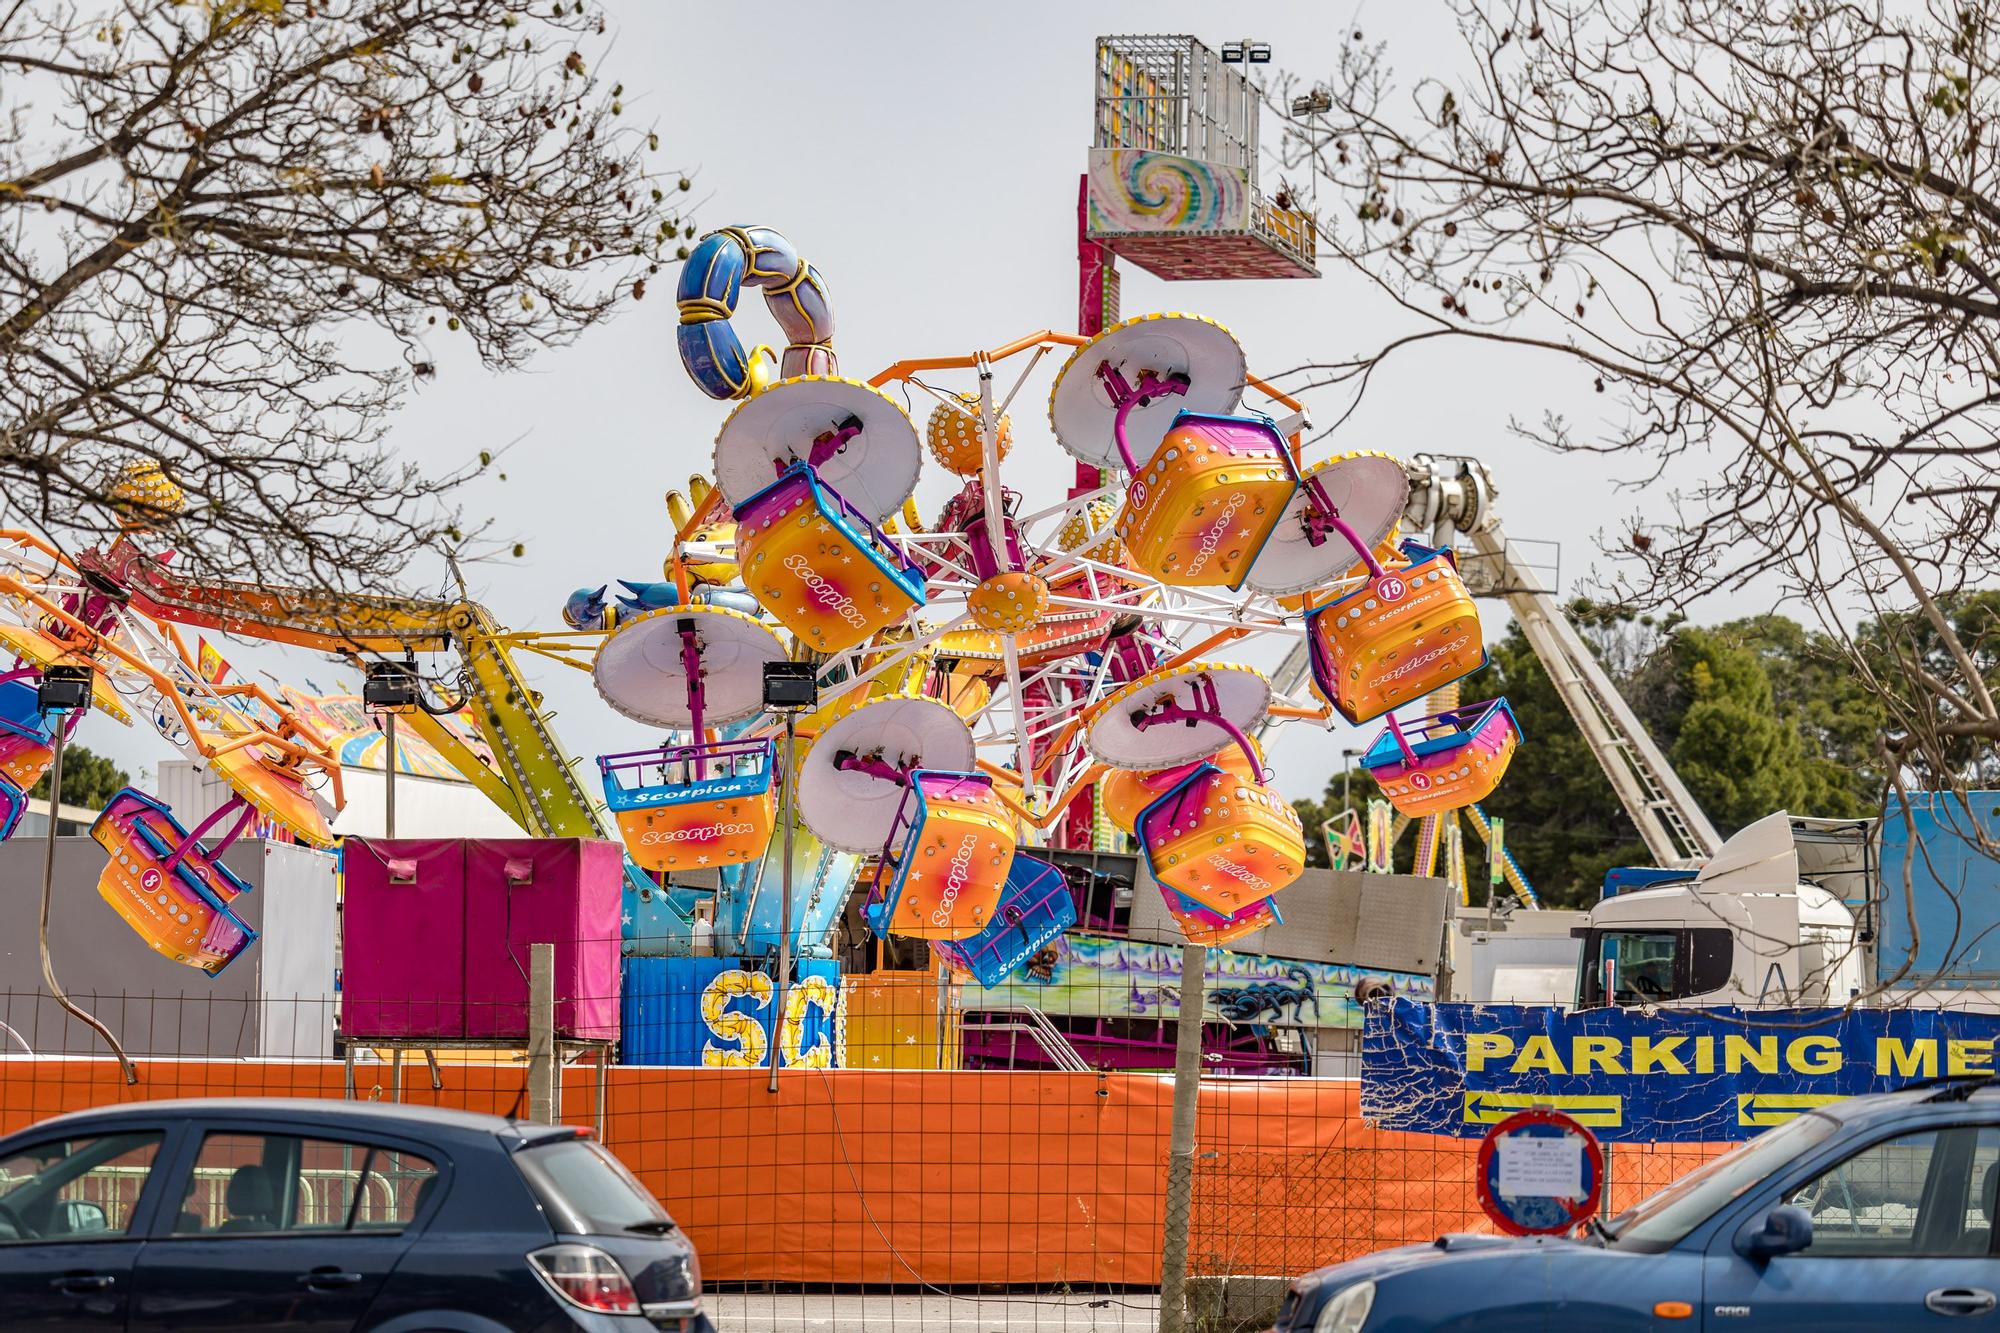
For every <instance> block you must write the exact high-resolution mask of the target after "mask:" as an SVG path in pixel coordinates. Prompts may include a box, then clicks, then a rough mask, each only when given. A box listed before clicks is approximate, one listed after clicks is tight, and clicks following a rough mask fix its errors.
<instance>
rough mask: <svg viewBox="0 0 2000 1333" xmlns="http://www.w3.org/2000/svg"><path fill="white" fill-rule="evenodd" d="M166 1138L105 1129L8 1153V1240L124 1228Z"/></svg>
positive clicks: (3, 1233)
mask: <svg viewBox="0 0 2000 1333" xmlns="http://www.w3.org/2000/svg"><path fill="white" fill-rule="evenodd" d="M160 1140H161V1135H160V1133H159V1131H157V1130H137V1131H133V1132H130V1133H125V1134H101V1135H95V1136H92V1137H88V1138H74V1139H57V1140H52V1141H50V1142H47V1143H38V1144H36V1145H35V1146H34V1147H32V1148H28V1149H25V1150H23V1151H21V1152H17V1153H15V1154H13V1155H12V1156H10V1157H6V1158H0V1243H4V1242H9V1241H35V1240H55V1239H62V1240H74V1239H78V1238H91V1237H110V1236H122V1235H124V1234H125V1231H126V1229H127V1228H128V1227H130V1226H131V1225H132V1210H133V1208H134V1207H135V1206H136V1205H137V1204H138V1202H139V1193H140V1191H141V1190H143V1189H144V1188H145V1187H146V1179H147V1177H148V1176H150V1175H151V1174H152V1170H153V1163H154V1160H155V1159H156V1158H157V1157H158V1156H159V1152H160Z"/></svg>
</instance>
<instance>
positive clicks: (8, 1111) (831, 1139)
mask: <svg viewBox="0 0 2000 1333" xmlns="http://www.w3.org/2000/svg"><path fill="white" fill-rule="evenodd" d="M355 1073H356V1084H357V1092H358V1095H360V1096H362V1097H370V1096H375V1097H378V1098H380V1099H383V1100H386V1099H388V1097H389V1095H390V1089H389V1082H390V1076H389V1071H388V1069H386V1068H385V1067H382V1066H379V1065H362V1066H359V1067H357V1069H356V1071H355ZM442 1076H443V1080H444V1084H445V1086H444V1088H443V1089H442V1090H441V1091H437V1092H434V1091H433V1090H432V1089H431V1087H430V1078H429V1073H428V1071H427V1070H426V1069H425V1067H424V1065H423V1062H422V1059H421V1057H417V1058H416V1059H415V1060H414V1062H411V1061H407V1060H406V1062H405V1066H404V1074H403V1078H404V1098H405V1100H407V1101H409V1102H412V1103H420V1104H430V1103H437V1104H442V1105H449V1106H457V1107H465V1108H469V1109H473V1110H484V1111H495V1112H500V1113H506V1112H508V1111H510V1110H512V1111H514V1112H515V1113H516V1114H519V1113H520V1111H521V1110H522V1109H523V1108H524V1107H525V1099H524V1098H523V1095H522V1091H523V1086H524V1082H525V1072H524V1071H523V1069H522V1068H521V1066H519V1065H518V1064H513V1065H508V1064H501V1065H492V1066H470V1065H447V1066H445V1067H444V1068H443V1071H442ZM141 1078H142V1080H143V1081H142V1082H141V1083H139V1084H138V1085H137V1086H136V1087H132V1088H127V1087H125V1086H124V1085H123V1084H122V1083H121V1082H120V1081H119V1078H118V1070H117V1066H116V1065H115V1064H113V1063H111V1062H109V1061H98V1060H49V1059H39V1060H37V1059H6V1060H0V1130H4V1131H7V1132H12V1131H13V1130H16V1129H19V1128H22V1127H23V1126H25V1125H27V1124H29V1123H32V1122H33V1121H35V1120H39V1119H41V1118H43V1117H44V1116H48V1115H53V1114H56V1113H57V1112H59V1111H65V1110H75V1109H80V1108H83V1107H86V1106H90V1105H95V1104H99V1103H104V1102H116V1101H127V1100H136V1099H142V1098H151V1097H180V1096H232V1095H234V1096H306V1097H339V1096H340V1095H341V1090H342V1071H341V1067H340V1066H339V1065H338V1064H332V1063H324V1064H322V1063H283V1062H276V1061H273V1062H261V1063H260V1062H213V1063H205V1062H196V1061H157V1060H146V1061H142V1062H141ZM593 1079H594V1072H593V1071H592V1070H591V1069H589V1068H588V1067H587V1066H586V1067H583V1068H572V1069H570V1070H568V1071H566V1075H565V1091H564V1109H565V1112H566V1117H565V1118H567V1119H569V1120H571V1121H573V1122H576V1123H587V1122H588V1121H589V1120H590V1117H591V1111H592V1100H591V1099H592V1081H593ZM768 1081H769V1073H768V1071H765V1070H757V1069H656V1068H624V1067H621V1068H614V1069H613V1070H611V1071H610V1082H609V1091H608V1105H607V1107H606V1120H605V1139H606V1141H607V1142H608V1143H609V1145H610V1146H611V1148H612V1149H613V1150H614V1151H615V1152H617V1153H618V1155H619V1156H620V1157H621V1158H623V1159H624V1161H625V1162H626V1163H627V1164H629V1165H630V1166H631V1167H632V1169H633V1170H634V1171H636V1172H637V1173H638V1174H639V1177H640V1179H641V1180H643V1181H644V1182H645V1183H646V1185H647V1186H648V1187H649V1188H651V1189H653V1190H654V1191H655V1192H656V1193H658V1195H659V1196H660V1198H661V1199H662V1200H663V1201H664V1202H665V1203H666V1205H667V1207H668V1209H669V1210H670V1211H671V1212H672V1213H673V1214H674V1216H675V1217H676V1218H677V1219H678V1220H679V1221H680V1223H681V1225H682V1226H683V1227H685V1228H686V1230H687V1232H688V1234H689V1235H690V1237H691V1238H692V1239H693V1240H694V1242H695V1244H696V1245H697V1247H698V1248H699V1250H700V1252H701V1256H702V1267H703V1270H704V1272H705V1273H706V1274H707V1275H708V1277H709V1278H710V1280H712V1281H724V1282H726V1281H740V1280H757V1281H777V1282H811V1283H859V1282H913V1281H918V1280H921V1281H924V1282H932V1283H940V1284H949V1283H1033V1284H1053V1283H1060V1282H1071V1283H1085V1282H1094V1283H1133V1284H1139V1285H1152V1284H1156V1283H1157V1282H1158V1281H1159V1254H1160V1237H1161V1221H1162V1216H1163V1211H1164V1207H1165V1195H1166V1163H1167V1143H1168V1125H1169V1119H1170V1114H1171V1107H1172V1100H1173V1081H1172V1079H1171V1078H1168V1077H1162V1076H1157V1075H1146V1074H1104V1075H1099V1074H1067V1073H963V1072H938V1071H929V1070H921V1071H920V1070H897V1071H890V1072H880V1073H877V1072H868V1071H860V1070H831V1071H820V1070H796V1071H790V1072H787V1073H786V1074H785V1075H784V1076H783V1078H782V1079H781V1081H780V1090H779V1092H778V1094H777V1095H776V1096H772V1095H771V1094H770V1093H769V1092H767V1091H766V1087H767V1084H768ZM1358 1098H1359V1089H1358V1085H1356V1084H1353V1083H1346V1082H1334V1081H1330V1080H1316V1079H1271V1080H1249V1079H1228V1080H1221V1079H1218V1080H1211V1081H1209V1082H1207V1083H1205V1084H1204V1085H1203V1087H1202V1093H1201V1108H1202V1110H1201V1117H1200V1126H1199V1134H1200V1137H1199V1146H1198V1149H1197V1157H1196V1164H1195V1207H1194V1215H1193V1235H1192V1242H1191V1249H1192V1253H1191V1256H1190V1263H1191V1266H1192V1268H1193V1269H1194V1271H1195V1272H1197V1273H1200V1272H1235V1273H1297V1272H1301V1271H1304V1270H1305V1269H1308V1268H1311V1267H1314V1266H1316V1265H1318V1264H1322V1263H1326V1262H1330V1261H1332V1260H1334V1259H1338V1258H1342V1257H1345V1256H1347V1255H1350V1254H1358V1253H1364V1252H1366V1251H1368V1250H1372V1249H1376V1248H1380V1247H1382V1246H1385V1245H1393V1244H1398V1243H1403V1242H1406V1241H1428V1240H1431V1239H1433V1238H1434V1237H1436V1236H1437V1235H1438V1234H1439V1233H1441V1232H1444V1231H1451V1230H1468V1229H1479V1230H1484V1229H1486V1228H1485V1227H1484V1225H1483V1223H1482V1221H1481V1219H1480V1216H1479V1210H1478V1205H1477V1204H1476V1203H1475V1202H1474V1199H1473V1193H1472V1186H1471V1180H1472V1164H1473V1156H1474V1152H1475V1150H1476V1146H1477V1145H1476V1142H1475V1141H1466V1140H1452V1139H1438V1138H1428V1137H1425V1136H1421V1135H1413V1134H1399V1133H1389V1132H1384V1131H1377V1130H1372V1129H1370V1128H1368V1127H1367V1126H1366V1125H1364V1124H1363V1123H1362V1121H1361V1119H1360V1117H1359V1114H1358V1108H1357V1102H1358ZM1646 1151H1647V1150H1644V1149H1637V1150H1628V1149H1624V1148H1621V1149H1620V1150H1619V1159H1618V1160H1619V1162H1620V1163H1621V1164H1622V1163H1624V1162H1626V1161H1627V1160H1634V1161H1637V1160H1639V1154H1641V1153H1644V1152H1646ZM1708 1152H1709V1150H1706V1149H1693V1150H1691V1155H1684V1156H1682V1157H1677V1158H1676V1159H1675V1160H1676V1161H1677V1162H1678V1163H1679V1165H1680V1166H1682V1167H1685V1166H1688V1165H1692V1164H1693V1163H1694V1162H1695V1161H1698V1160H1700V1158H1701V1157H1703V1156H1706V1155H1708ZM1634 1174H1635V1175H1636V1174H1637V1173H1636V1172H1635V1173H1634ZM1648 1174H1650V1175H1652V1176H1653V1179H1651V1180H1650V1181H1649V1183H1650V1184H1654V1185H1657V1184H1658V1183H1663V1180H1664V1178H1665V1175H1664V1174H1663V1173H1661V1172H1659V1171H1652V1172H1649V1173H1648ZM1621 1201H1623V1200H1621Z"/></svg>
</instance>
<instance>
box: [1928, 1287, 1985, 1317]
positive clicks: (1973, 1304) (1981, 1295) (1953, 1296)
mask: <svg viewBox="0 0 2000 1333" xmlns="http://www.w3.org/2000/svg"><path fill="white" fill-rule="evenodd" d="M1995 1304H2000V1301H1996V1300H1995V1298H1994V1295H1993V1293H1992V1292H1990V1291H1983V1290H1981V1289H1980V1288H1978V1287H1939V1288H1938V1289H1937V1290H1936V1291H1933V1292H1931V1293H1930V1294H1929V1295H1927V1296H1925V1297H1924V1308H1925V1309H1926V1310H1929V1311H1930V1312H1931V1313H1932V1314H1987V1313H1989V1312H1990V1311H1991V1310H1992V1309H1993V1307H1994V1305H1995Z"/></svg>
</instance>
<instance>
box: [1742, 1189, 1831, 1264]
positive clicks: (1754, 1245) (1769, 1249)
mask: <svg viewBox="0 0 2000 1333" xmlns="http://www.w3.org/2000/svg"><path fill="white" fill-rule="evenodd" d="M1812 1238H1813V1227H1812V1216H1811V1214H1809V1213H1807V1212H1806V1210H1805V1209H1803V1208H1799V1207H1796V1206H1794V1205H1792V1204H1789V1203H1781V1204H1779V1205H1778V1206H1777V1207H1775V1208H1773V1209H1772V1210H1771V1211H1770V1212H1768V1213H1766V1214H1764V1216H1763V1217H1761V1218H1752V1219H1751V1220H1750V1221H1748V1222H1745V1223H1744V1224H1743V1229H1742V1230H1740V1231H1738V1232H1737V1233H1736V1252H1737V1253H1738V1254H1740V1255H1742V1256H1743V1257H1744V1258H1746V1259H1750V1260H1753V1261H1759V1262H1761V1261H1762V1260H1765V1259H1770V1258H1773V1257H1775V1256H1777V1255H1780V1254H1797V1253H1798V1252H1799V1251H1800V1250H1803V1249H1805V1248H1806V1247H1807V1246H1808V1245H1811V1244H1812Z"/></svg>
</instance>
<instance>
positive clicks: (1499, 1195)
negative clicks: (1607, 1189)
mask: <svg viewBox="0 0 2000 1333" xmlns="http://www.w3.org/2000/svg"><path fill="white" fill-rule="evenodd" d="M1473 1184H1474V1185H1475V1186H1476V1187H1477V1190H1478V1193H1479V1206H1480V1207H1481V1208H1483V1209H1484V1210H1485V1211H1486V1215H1487V1216H1488V1217H1490V1218H1492V1219H1493V1223H1494V1225H1495V1226H1498V1227H1499V1228H1500V1229H1501V1230H1502V1231H1504V1232H1506V1233H1507V1234H1508V1235H1510V1236H1554V1235H1560V1234H1562V1233H1563V1232H1566V1231H1568V1230H1569V1229H1570V1228H1571V1227H1574V1226H1578V1225H1580V1224H1581V1223H1584V1222H1587V1221H1589V1220H1590V1218H1591V1217H1592V1216H1593V1215H1594V1214H1595V1213H1596V1212H1597V1208H1598V1204H1599V1202H1600V1195H1601V1194H1602V1192H1603V1187H1604V1149H1603V1148H1602V1147H1600V1146H1599V1145H1598V1142H1597V1136H1596V1135H1595V1134H1592V1133H1591V1132H1590V1131H1589V1130H1588V1129H1585V1128H1584V1127H1583V1125H1582V1124H1581V1123H1580V1122H1578V1121H1577V1120H1575V1119H1574V1118H1572V1117H1570V1116H1566V1115H1564V1114H1563V1113H1562V1112H1560V1111H1549V1110H1543V1109H1540V1108H1537V1109H1534V1110H1528V1111H1516V1112H1515V1113H1514V1114H1513V1115H1510V1116H1508V1117H1507V1118H1506V1119H1505V1120H1502V1121H1501V1122H1500V1123H1499V1124H1497V1125H1495V1126H1493V1128H1491V1129H1489V1130H1487V1131H1486V1138H1485V1140H1484V1141H1483V1142H1481V1143H1480V1145H1479V1164H1478V1168H1477V1171H1476V1173H1475V1175H1474V1177H1473Z"/></svg>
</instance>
